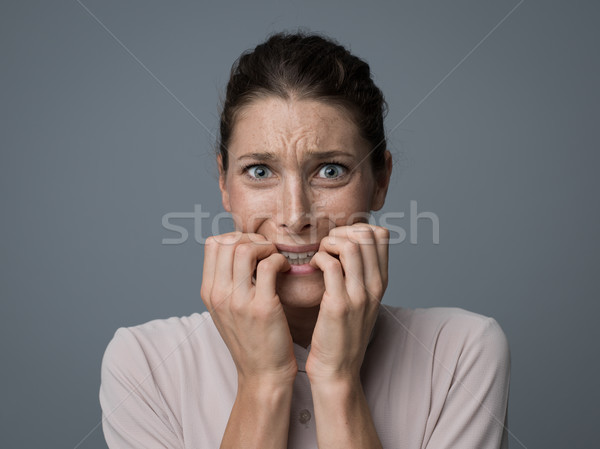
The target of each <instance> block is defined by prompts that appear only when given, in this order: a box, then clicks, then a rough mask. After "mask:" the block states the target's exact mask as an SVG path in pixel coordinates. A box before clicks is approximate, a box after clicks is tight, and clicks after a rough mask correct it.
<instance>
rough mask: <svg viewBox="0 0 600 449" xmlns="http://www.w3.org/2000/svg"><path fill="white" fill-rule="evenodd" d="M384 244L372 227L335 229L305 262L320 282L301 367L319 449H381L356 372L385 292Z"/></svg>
mask: <svg viewBox="0 0 600 449" xmlns="http://www.w3.org/2000/svg"><path fill="white" fill-rule="evenodd" d="M388 238H389V233H388V231H387V230H386V229H384V228H380V227H376V226H370V225H366V224H362V223H361V224H356V225H353V226H344V227H338V228H335V229H333V230H332V231H331V232H330V234H329V236H328V237H326V238H324V239H322V240H321V246H320V248H319V251H318V252H317V253H316V254H315V255H314V256H313V258H312V260H311V264H313V265H314V266H316V267H319V269H321V270H322V271H323V279H324V282H325V293H324V294H323V298H322V300H321V306H320V310H319V317H318V319H317V323H316V325H315V330H314V332H313V337H312V344H311V350H310V354H309V357H308V359H307V362H306V372H307V374H308V377H309V379H310V384H311V390H312V395H313V404H314V407H315V423H316V428H317V442H318V446H319V449H337V448H340V449H341V448H344V449H381V447H382V446H381V442H380V441H379V437H378V435H377V432H376V430H375V426H374V423H373V418H372V416H371V411H370V409H369V407H368V405H367V401H366V398H365V395H364V392H363V389H362V385H361V381H360V368H361V366H362V362H363V359H364V355H365V351H366V348H367V345H368V340H369V336H370V334H371V331H372V329H373V325H374V324H375V320H376V318H377V312H378V309H379V304H380V301H381V298H382V297H383V292H384V291H385V288H386V286H387V264H388Z"/></svg>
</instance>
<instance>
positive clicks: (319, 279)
mask: <svg viewBox="0 0 600 449" xmlns="http://www.w3.org/2000/svg"><path fill="white" fill-rule="evenodd" d="M228 151H229V153H228V155H229V166H228V170H227V172H226V173H223V171H222V169H221V176H220V183H219V184H220V188H221V193H222V199H223V206H224V207H225V209H226V210H227V211H229V212H231V213H232V216H233V220H234V222H235V226H236V229H237V230H239V231H242V232H245V233H256V234H261V235H262V236H264V237H265V238H266V239H267V240H269V241H271V242H273V243H274V244H275V245H276V246H277V248H278V250H279V252H282V253H283V254H284V255H285V256H286V257H288V260H290V259H295V260H291V263H292V264H293V265H292V269H291V270H290V271H289V272H286V273H280V274H279V276H278V278H277V292H278V294H279V296H280V299H281V301H282V303H283V304H284V305H286V306H288V307H312V306H316V305H318V304H319V303H320V301H321V297H322V295H323V292H324V284H323V276H322V272H321V271H318V270H315V269H314V268H312V267H311V266H310V265H307V264H302V262H306V261H307V260H309V258H310V256H311V253H313V252H315V251H317V250H318V248H319V242H320V241H321V239H322V238H323V237H325V236H327V235H328V234H329V231H330V230H331V229H333V228H334V227H337V226H348V225H352V224H354V223H357V222H365V221H367V218H368V213H369V211H371V210H378V209H380V208H381V207H382V206H383V201H384V199H385V194H386V190H387V185H388V182H389V174H390V171H391V160H390V158H389V153H388V154H387V160H388V163H387V164H386V172H385V173H384V174H382V175H381V176H380V179H375V177H374V175H373V172H372V170H371V163H370V154H369V152H370V151H371V146H370V145H369V144H368V143H367V142H366V141H365V140H363V139H362V138H361V137H360V135H359V131H358V128H357V127H356V125H355V124H354V123H353V122H352V120H351V118H350V115H349V113H348V112H347V111H346V110H344V109H341V108H339V107H333V106H329V105H327V104H325V103H322V102H319V101H316V100H283V99H280V98H277V97H266V98H262V99H259V100H255V101H254V102H252V103H250V104H249V105H248V106H245V107H244V108H242V109H241V110H240V111H239V114H238V116H237V119H236V123H235V127H234V130H233V133H232V137H231V141H230V144H229V148H228ZM219 166H220V168H221V164H219ZM307 253H308V254H307ZM303 257H304V260H303ZM299 262H300V263H299Z"/></svg>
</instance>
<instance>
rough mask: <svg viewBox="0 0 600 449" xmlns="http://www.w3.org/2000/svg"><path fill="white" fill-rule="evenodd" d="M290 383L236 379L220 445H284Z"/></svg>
mask: <svg viewBox="0 0 600 449" xmlns="http://www.w3.org/2000/svg"><path fill="white" fill-rule="evenodd" d="M292 385H293V383H290V384H289V385H286V384H283V385H282V384H279V385H278V384H276V383H270V382H268V383H267V382H265V383H261V384H257V385H248V384H244V383H240V384H239V386H238V393H237V396H236V399H235V403H234V405H233V409H232V410H231V415H230V416H229V421H228V422H227V428H226V429H225V435H224V436H223V441H222V442H221V449H225V448H232V449H233V448H235V449H245V448H248V449H250V448H256V449H283V448H285V447H287V439H288V428H289V423H290V406H291V402H292Z"/></svg>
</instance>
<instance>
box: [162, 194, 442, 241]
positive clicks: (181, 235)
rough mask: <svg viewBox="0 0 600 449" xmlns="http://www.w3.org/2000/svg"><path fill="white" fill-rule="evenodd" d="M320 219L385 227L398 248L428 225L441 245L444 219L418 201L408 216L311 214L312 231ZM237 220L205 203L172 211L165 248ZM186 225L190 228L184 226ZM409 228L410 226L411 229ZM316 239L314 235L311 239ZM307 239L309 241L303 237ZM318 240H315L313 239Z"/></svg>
mask: <svg viewBox="0 0 600 449" xmlns="http://www.w3.org/2000/svg"><path fill="white" fill-rule="evenodd" d="M269 217H270V216H269V215H265V214H257V215H255V216H253V217H250V219H248V218H246V219H245V220H246V222H252V221H256V222H260V221H264V220H265V219H268V218H269ZM338 219H345V220H344V222H343V223H342V224H340V223H339V222H337V220H338ZM319 220H325V221H329V222H330V223H336V224H335V225H330V228H333V227H336V226H341V225H347V226H350V225H353V224H355V223H357V222H365V223H369V224H371V225H374V226H381V227H383V228H386V229H388V230H389V232H390V236H389V244H390V245H395V244H400V243H403V242H405V241H407V238H408V242H409V243H410V244H412V245H417V244H418V242H419V231H418V228H419V225H420V224H424V223H426V222H428V226H427V227H428V228H429V227H430V228H431V240H429V236H427V242H429V241H431V242H432V243H433V244H434V245H439V243H440V220H439V217H438V215H437V214H436V213H435V212H430V211H421V212H419V210H418V204H417V201H416V200H411V201H410V205H409V210H408V214H406V213H405V212H403V211H389V212H382V213H379V214H377V215H373V214H369V213H355V214H352V215H350V216H349V217H346V216H345V215H343V216H336V215H335V214H331V213H330V214H321V215H319V214H318V213H311V214H308V218H307V222H308V223H311V224H313V226H311V232H313V233H315V234H316V232H317V223H318V222H319ZM235 221H236V220H235V217H234V216H233V215H232V214H231V213H229V212H219V213H217V214H213V213H210V212H207V211H203V210H202V205H201V204H195V205H194V210H193V211H192V212H168V213H166V214H164V215H163V216H162V227H163V229H165V230H167V231H169V232H171V233H173V234H172V236H170V237H164V238H163V239H162V244H163V245H182V244H184V243H186V242H188V241H189V240H190V231H189V229H190V228H191V229H192V231H191V233H192V235H193V240H194V241H195V242H196V243H199V244H204V243H206V239H207V238H209V237H212V236H219V235H221V234H224V233H227V232H231V231H233V229H234V227H235V225H234V223H235ZM182 222H183V223H185V224H186V225H187V226H183V225H182ZM407 225H408V226H407ZM309 234H310V233H309ZM310 237H312V236H310ZM303 238H306V236H305V237H303ZM313 240H314V239H313Z"/></svg>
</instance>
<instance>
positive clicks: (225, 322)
mask: <svg viewBox="0 0 600 449" xmlns="http://www.w3.org/2000/svg"><path fill="white" fill-rule="evenodd" d="M289 268H290V266H289V262H288V261H287V260H286V258H285V256H283V255H282V254H279V253H278V252H277V248H276V247H275V245H274V244H273V243H271V242H268V241H267V240H266V239H265V238H264V237H263V236H261V235H259V234H242V233H240V232H234V233H230V234H223V235H219V236H213V237H210V238H209V239H207V241H206V247H205V253H204V269H203V275H202V287H201V292H200V295H201V296H202V300H203V301H204V304H205V305H206V308H207V309H208V311H209V312H210V314H211V316H212V319H213V321H214V323H215V325H216V327H217V329H218V330H219V333H220V334H221V337H222V338H223V340H224V341H225V344H226V345H227V347H228V348H229V352H230V353H231V356H232V358H233V360H234V362H235V365H236V368H237V371H238V380H239V381H240V382H242V383H243V384H255V385H258V384H261V383H264V382H281V381H289V382H293V379H294V377H295V376H296V372H297V369H298V367H297V363H296V358H295V356H294V350H293V343H292V337H291V334H290V330H289V326H288V323H287V319H286V317H285V314H284V311H283V307H282V305H281V302H280V301H279V297H278V296H277V294H276V292H275V280H276V277H277V273H278V272H280V271H286V270H288V269H289ZM255 270H256V282H253V279H252V276H253V274H254V272H255Z"/></svg>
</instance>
